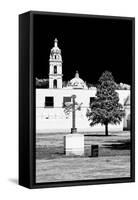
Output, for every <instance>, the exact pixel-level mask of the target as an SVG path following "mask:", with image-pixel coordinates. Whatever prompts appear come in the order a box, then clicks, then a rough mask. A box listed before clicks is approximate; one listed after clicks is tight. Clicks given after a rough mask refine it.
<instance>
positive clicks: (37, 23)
mask: <svg viewBox="0 0 138 200" xmlns="http://www.w3.org/2000/svg"><path fill="white" fill-rule="evenodd" d="M55 38H57V39H58V46H59V48H60V49H61V51H62V59H63V80H66V81H67V80H70V79H71V78H73V77H74V74H75V72H76V70H78V71H79V74H80V77H81V78H82V79H83V80H84V81H87V82H89V83H96V82H97V81H98V78H99V77H100V75H101V74H102V72H103V71H105V70H109V71H111V72H112V74H113V76H114V78H115V81H116V82H117V83H120V82H123V83H127V84H131V81H132V21H131V20H126V19H121V20H119V19H109V18H108V19H103V18H101V17H99V18H95V17H92V18H88V17H85V18H82V17H71V16H64V17H63V16H50V15H34V69H35V76H36V77H38V78H48V73H49V62H48V61H49V55H50V49H51V48H52V47H53V45H54V39H55Z"/></svg>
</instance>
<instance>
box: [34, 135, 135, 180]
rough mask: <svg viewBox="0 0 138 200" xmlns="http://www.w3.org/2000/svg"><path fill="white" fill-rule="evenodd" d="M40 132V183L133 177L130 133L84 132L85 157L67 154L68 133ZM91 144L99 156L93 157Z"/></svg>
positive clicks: (38, 159)
mask: <svg viewBox="0 0 138 200" xmlns="http://www.w3.org/2000/svg"><path fill="white" fill-rule="evenodd" d="M66 134H69V133H62V132H59V133H36V182H37V183H42V182H58V181H73V180H90V179H93V180H94V179H110V178H121V177H130V149H131V146H130V132H129V131H123V132H110V135H109V136H105V135H104V132H95V133H94V132H92V133H89V132H88V133H87V132H85V133H81V134H84V135H85V154H84V156H66V155H65V154H64V140H63V137H64V135H66ZM91 145H98V146H99V156H98V157H91Z"/></svg>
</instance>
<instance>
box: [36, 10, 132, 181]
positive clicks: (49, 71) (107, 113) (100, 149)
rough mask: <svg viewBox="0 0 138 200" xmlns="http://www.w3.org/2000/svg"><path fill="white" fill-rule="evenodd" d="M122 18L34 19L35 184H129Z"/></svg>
mask: <svg viewBox="0 0 138 200" xmlns="http://www.w3.org/2000/svg"><path fill="white" fill-rule="evenodd" d="M132 44H133V28H132V20H131V19H130V18H125V17H124V18H123V17H122V18H116V17H100V16H87V15H84V16H83V15H79V16H77V15H76V16H75V15H73V16H71V15H69V16H68V15H64V16H62V15H52V14H43V13H42V14H34V16H33V67H34V82H35V182H36V184H41V183H51V182H52V183H53V182H55V183H59V182H70V181H87V180H91V181H95V180H114V179H121V178H122V179H123V178H124V179H125V178H131V175H132V136H133V134H134V133H133V131H132V119H133V115H132V87H133V76H132V75H133V47H132Z"/></svg>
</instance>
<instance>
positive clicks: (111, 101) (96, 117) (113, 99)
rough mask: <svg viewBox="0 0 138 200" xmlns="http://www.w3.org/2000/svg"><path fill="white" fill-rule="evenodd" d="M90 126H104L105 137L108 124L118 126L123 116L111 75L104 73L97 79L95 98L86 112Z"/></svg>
mask: <svg viewBox="0 0 138 200" xmlns="http://www.w3.org/2000/svg"><path fill="white" fill-rule="evenodd" d="M86 115H87V117H88V120H89V121H91V122H90V126H94V125H95V124H99V123H100V124H101V125H105V135H106V136H108V124H120V122H121V120H122V117H124V115H125V111H124V109H123V106H122V105H121V104H120V103H119V95H118V93H117V92H116V83H115V81H114V78H113V76H112V73H111V72H109V71H105V72H104V73H103V74H102V75H101V77H100V78H99V81H98V85H97V92H96V97H95V98H94V100H93V102H92V103H91V105H90V109H88V111H87V114H86Z"/></svg>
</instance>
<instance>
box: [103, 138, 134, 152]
mask: <svg viewBox="0 0 138 200" xmlns="http://www.w3.org/2000/svg"><path fill="white" fill-rule="evenodd" d="M108 142H112V144H105V145H103V146H104V147H105V148H110V149H112V150H130V147H131V145H130V140H124V141H122V140H117V141H114V143H113V141H108Z"/></svg>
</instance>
